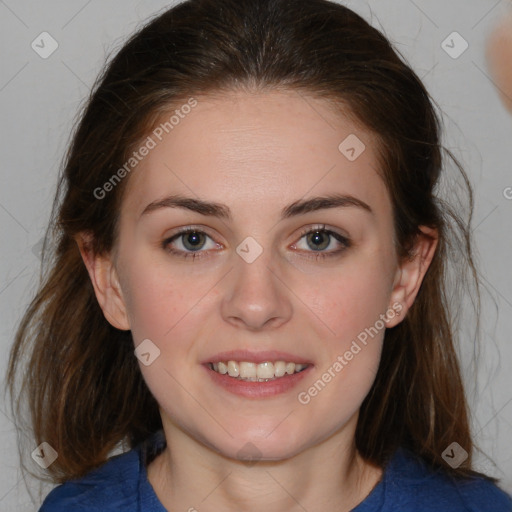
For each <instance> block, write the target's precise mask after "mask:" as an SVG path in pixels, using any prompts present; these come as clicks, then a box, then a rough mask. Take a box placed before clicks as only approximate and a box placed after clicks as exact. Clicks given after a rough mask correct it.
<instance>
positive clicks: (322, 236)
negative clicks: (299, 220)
mask: <svg viewBox="0 0 512 512" xmlns="http://www.w3.org/2000/svg"><path fill="white" fill-rule="evenodd" d="M302 239H304V242H305V243H303V244H300V241H301V240H302ZM301 245H302V246H301ZM350 245H351V243H350V240H349V239H348V238H347V237H345V236H343V235H341V234H340V233H337V232H336V231H333V230H330V229H326V227H325V225H319V226H314V227H313V228H308V229H306V230H304V231H303V232H302V233H301V238H300V240H299V243H296V244H294V245H293V246H292V247H293V248H294V249H297V248H298V249H300V250H305V251H306V252H313V253H316V254H311V255H308V256H307V257H310V258H316V259H318V258H327V257H332V256H338V255H339V254H341V253H342V252H343V251H345V250H346V249H347V248H348V247H350ZM340 246H341V247H340ZM329 247H330V248H331V249H332V250H330V251H325V249H328V248H329ZM336 247H338V248H337V249H336Z"/></svg>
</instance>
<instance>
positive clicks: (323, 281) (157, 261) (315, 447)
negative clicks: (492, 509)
mask: <svg viewBox="0 0 512 512" xmlns="http://www.w3.org/2000/svg"><path fill="white" fill-rule="evenodd" d="M197 100H198V105H197V106H196V107H195V108H194V109H193V111H192V112H191V113H189V114H188V115H187V116H186V117H185V118H184V119H183V120H181V122H180V124H179V125H178V126H176V127H175V129H174V130H173V131H172V132H171V133H170V134H169V135H168V136H166V137H165V138H164V140H163V141H162V142H160V143H159V144H158V145H157V146H156V147H155V148H154V149H152V150H151V152H150V154H149V155H148V156H146V157H145V159H144V160H143V161H142V162H141V163H140V166H139V167H138V168H137V170H136V171H134V172H133V174H132V175H131V176H130V179H129V182H128V186H127V189H126V191H125V196H124V199H123V203H122V207H121V216H120V224H119V228H120V229H119V238H118V240H117V243H116V246H115V250H114V251H113V252H112V254H111V255H105V256H97V255H94V254H91V253H90V252H89V251H87V249H86V246H85V244H84V240H85V237H81V238H79V239H78V243H79V246H80V249H81V252H82V256H83V258H84V262H85V263H86V266H87V268H88V271H89V274H90V276H91V280H92V282H93V285H94V288H95V291H96V296H97V298H98V301H99V303H100V305H101V307H102V309H103V311H104V314H105V317H106V318H107V320H108V321H109V322H110V323H111V324H112V325H114V326H116V327H117V328H119V329H130V330H131V332H132V335H133V339H134V342H135V345H136V346H137V345H138V344H140V343H141V342H142V340H144V339H150V340H151V341H152V342H153V343H154V344H155V345H156V346H157V347H158V348H159V350H160V356H159V357H158V358H156V359H155V360H154V362H153V363H152V364H150V365H149V366H145V365H143V364H140V368H141V372H142V374H143V376H144V379H145V381H146V383H147V385H148V387H149V389H150V390H151V392H152V394H153V395H154V396H155V398H156V400H157V401H158V403H159V406H160V413H161V416H162V422H163V426H164V433H165V436H166V440H167V448H166V449H165V450H164V452H163V453H162V454H161V455H160V456H158V457H157V458H156V459H155V460H154V461H153V462H152V463H151V464H149V467H148V478H149V481H150V483H151V484H152V486H153V488H154V489H155V492H156V494H157V495H158V497H159V499H160V501H161V502H162V504H163V505H164V506H165V507H166V508H167V510H169V511H178V510H189V509H191V508H192V507H194V508H195V509H197V510H201V511H207V512H210V511H211V512H213V511H219V510H222V511H226V512H228V511H240V510H243V511H256V510H265V511H266V512H278V511H279V512H283V511H299V510H302V511H303V510H307V511H308V512H317V511H320V510H322V511H323V510H340V511H349V510H351V509H352V508H353V507H355V506H356V505H357V504H358V503H360V502H361V501H362V500H363V499H364V498H365V497H366V496H367V495H368V494H369V493H370V492H371V490H372V489H373V487H374V486H375V485H376V484H377V483H378V481H379V479H380V478H381V476H382V468H378V467H374V466H373V465H371V464H368V463H367V462H365V461H364V460H363V459H362V457H361V456H360V455H359V453H358V452H357V450H356V448H355V443H354V437H355V429H356V424H357V418H358V412H359V408H360V405H361V403H362V401H363V400H364V398H365V396H366V395H367V393H368V392H369V390H370V388H371V385H372V383H373V381H374V378H375V373H376V371H377V368H378V364H379V360H380V353H381V348H382V340H383V336H384V331H385V329H380V330H379V332H378V334H377V335H375V336H374V337H373V338H372V339H370V341H369V342H368V344H367V345H365V346H364V347H363V348H362V350H361V351H360V352H359V353H357V355H356V356H354V358H353V359H352V360H351V361H349V362H348V364H347V365H346V366H344V368H343V370H342V371H340V372H339V373H337V374H336V376H335V377H334V378H332V380H331V381H330V382H329V383H328V384H327V385H326V386H325V388H324V389H323V390H322V391H321V392H319V393H318V394H317V395H316V396H315V397H314V398H312V399H311V400H310V401H309V403H307V404H303V403H300V402H299V401H298V399H297V396H298V394H299V392H303V391H305V390H306V391H307V390H308V389H309V388H310V387H311V386H312V385H313V384H314V383H315V382H316V381H317V380H318V379H320V378H321V376H322V374H323V373H324V372H325V371H326V370H327V369H328V368H329V367H332V366H333V363H334V362H335V361H336V360H337V357H338V356H339V355H343V354H344V353H345V352H346V351H347V350H349V348H350V346H351V343H352V341H353V340H354V339H356V337H357V335H358V334H359V333H361V332H362V331H364V329H365V328H369V327H371V326H374V325H376V321H377V320H379V318H382V316H380V315H382V314H384V313H386V311H388V310H390V308H392V307H393V305H395V307H396V304H399V305H400V307H401V308H402V309H401V312H400V314H399V315H394V316H393V318H389V315H388V316H386V324H385V327H393V326H394V325H396V324H398V323H399V322H400V321H401V320H402V319H403V318H404V316H405V315H406V313H407V310H408V309H409V308H410V306H411V305H412V303H413V301H414V299H415V297H416V294H417V292H418V289H419V286H420V284H421V281H422V279H423V276H424V274H425V272H426V270H427V268H428V265H429V264H430V261H431V259H432V256H433V254H434V251H435V247H436V237H435V232H433V231H432V230H429V229H427V228H423V231H424V233H425V235H424V236H422V237H419V238H418V243H417V246H416V252H415V256H414V257H413V258H411V259H410V260H408V261H407V262H403V263H401V262H399V261H398V260H397V256H396V252H395V247H394V245H393V223H392V209H391V201H390V198H389V194H388V193H387V190H386V187H385V185H384V183H383V181H382V179H381V178H380V177H379V175H378V174H377V172H376V171H375V169H377V168H378V163H377V156H376V149H375V142H374V140H373V139H372V137H371V136H370V135H369V133H367V132H365V131H364V130H362V129H361V128H360V127H358V126H356V125H355V124H354V123H353V122H352V121H350V120H349V119H348V118H346V117H345V116H342V115H340V114H339V113H337V114H335V113H334V112H333V111H332V110H331V109H330V108H329V106H328V105H327V104H326V103H325V102H324V100H321V99H315V98H313V97H307V100H306V97H305V96H304V95H303V94H301V95H299V94H298V93H297V92H294V91H287V92H283V91H281V92H278V91H272V92H265V93H263V92H259V93H248V92H236V93H235V92H233V93H230V94H229V95H224V96H222V95H220V96H215V97H213V96H209V97H198V98H197ZM166 117H167V118H168V116H166ZM350 134H356V135H357V136H358V137H359V139H360V140H362V141H364V143H365V145H366V149H365V151H363V152H362V154H361V155H360V156H359V157H358V158H357V159H355V160H354V161H349V160H348V159H347V158H346V157H345V156H344V155H343V154H342V153H341V152H340V150H339V149H338V146H339V144H340V143H341V142H342V141H343V140H344V139H346V137H347V136H348V135H350ZM334 193H337V194H343V195H349V196H352V197H354V198H357V199H358V200H360V201H362V202H364V203H366V204H367V205H368V206H369V207H370V208H371V210H372V211H371V212H370V211H368V210H367V209H365V208H363V207H361V206H356V205H348V206H343V207H336V208H323V209H319V210H316V211H309V212H305V213H304V212H303V213H301V214H300V215H294V216H291V217H288V218H281V210H282V209H283V208H284V207H286V206H288V205H290V204H291V203H293V202H296V201H298V200H304V199H310V198H312V197H317V196H326V195H332V194H334ZM171 194H181V195H184V196H187V197H192V198H195V199H201V200H205V201H211V202H216V203H222V204H224V205H226V207H229V209H230V211H231V218H230V219H227V218H224V219H221V218H218V217H214V216H211V215H203V214H200V213H197V212H193V211H190V210H186V209H184V208H176V207H160V208H154V209H151V211H149V212H146V213H142V212H143V211H144V210H145V208H146V207H147V205H148V204H150V203H154V202H156V201H160V200H162V199H163V198H165V197H167V196H169V195H171ZM319 224H320V225H325V226H326V229H327V230H331V231H333V232H335V233H339V234H340V235H342V236H344V237H346V238H348V239H349V240H350V241H351V243H350V245H349V246H347V247H345V246H344V245H343V244H342V243H341V242H338V241H337V240H336V238H334V237H333V236H330V237H328V236H327V235H325V234H324V235H323V237H324V238H321V239H320V240H316V242H315V240H311V238H312V237H309V236H306V235H302V232H303V231H306V230H308V231H309V230H312V231H315V229H313V228H315V227H316V228H317V229H318V225H319ZM186 226H194V227H195V228H197V230H198V231H203V232H204V233H206V235H207V236H205V238H204V244H203V246H202V249H201V251H200V252H202V254H201V255H200V256H197V257H196V258H195V260H193V259H192V258H191V257H190V258H187V259H185V258H182V257H180V256H178V255H175V254H172V253H170V252H169V248H173V249H175V250H177V251H181V253H185V252H188V253H189V254H191V253H192V252H193V251H192V250H191V242H190V237H189V238H188V242H189V243H188V244H187V245H184V244H186V243H187V235H184V236H182V237H178V238H176V239H174V241H172V242H169V243H168V245H167V250H166V249H165V248H163V247H162V242H163V241H164V240H168V239H169V238H172V237H173V236H174V235H175V234H176V230H177V228H180V227H186ZM249 236H250V237H252V238H254V239H255V240H256V241H257V242H258V244H259V245H260V246H261V247H262V249H263V252H262V253H261V255H260V256H259V257H258V258H257V259H256V260H255V261H253V262H252V263H248V262H247V261H246V260H244V259H243V258H242V257H240V256H239V255H238V254H237V252H236V248H237V246H238V245H239V244H240V243H241V242H242V241H243V240H244V239H245V238H246V237H249ZM308 241H309V244H308ZM327 242H328V243H327ZM315 243H316V244H317V245H320V246H321V247H322V248H321V251H318V250H315V249H316V248H317V245H315ZM344 247H345V248H344ZM343 248H344V249H343ZM341 249H343V250H341ZM337 250H340V252H339V253H338V254H336V255H333V256H331V257H326V258H325V259H316V258H315V255H317V254H318V252H324V253H331V254H333V253H334V252H335V251H337ZM235 349H247V350H249V351H251V352H258V351H262V350H281V351H285V352H289V353H291V354H294V355H297V356H300V357H302V358H304V359H306V360H308V361H310V362H311V367H310V368H309V373H308V374H305V377H304V378H303V380H302V381H301V382H300V383H299V384H298V385H297V386H296V387H294V388H292V389H291V390H289V391H287V392H284V393H281V394H277V395H275V396H269V397H265V398H247V397H241V396H238V395H236V394H232V393H231V392H229V391H227V390H226V389H225V388H223V387H221V386H219V385H217V384H216V383H215V382H214V381H213V380H212V379H211V378H210V375H209V373H208V372H209V371H210V370H208V371H205V368H204V367H203V366H202V364H201V362H203V361H205V360H208V359H209V358H211V357H213V356H214V355H215V354H217V353H219V352H223V351H228V350H235ZM247 443H251V445H249V446H251V447H255V450H257V459H258V460H257V461H256V462H255V463H254V464H248V463H247V462H246V461H244V460H241V456H240V453H239V452H240V450H243V449H244V447H247V446H248V445H247ZM252 449H253V450H254V448H252Z"/></svg>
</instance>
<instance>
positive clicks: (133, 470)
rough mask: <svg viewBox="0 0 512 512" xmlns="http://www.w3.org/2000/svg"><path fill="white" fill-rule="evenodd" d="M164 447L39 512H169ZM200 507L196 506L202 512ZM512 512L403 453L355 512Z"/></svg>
mask: <svg viewBox="0 0 512 512" xmlns="http://www.w3.org/2000/svg"><path fill="white" fill-rule="evenodd" d="M164 448H165V438H164V435H163V433H162V431H160V432H158V433H157V434H155V435H153V436H152V437H151V438H149V439H148V440H147V441H146V442H145V443H141V444H140V445H139V446H137V447H136V448H134V449H133V450H130V451H129V452H126V453H123V454H121V455H116V456H114V457H112V458H111V459H109V460H108V461H107V462H106V463H105V464H103V466H101V467H100V468H98V469H96V470H94V471H91V472H90V473H89V474H87V475H86V476H85V477H83V478H80V479H77V480H71V481H68V482H66V483H64V484H61V485H59V486H57V487H56V488H55V489H53V490H52V491H51V492H50V493H49V494H48V496H47V497H46V499H45V500H44V503H43V505H42V507H41V508H40V510H39V512H86V511H87V512H100V511H101V512H114V511H124V512H166V509H165V508H164V507H163V505H162V504H161V503H160V501H159V499H158V497H157V496H156V494H155V491H154V490H153V488H152V486H151V484H150V483H149V480H148V478H147V472H146V465H147V463H148V461H149V460H151V459H152V458H153V457H154V456H156V455H157V454H158V453H160V452H161V451H162V450H163V449H164ZM199 505H200V504H199V503H197V504H194V503H191V506H196V508H197V510H200V506H199ZM427 511H428V512H434V511H435V512H512V499H511V497H510V496H508V495H507V494H506V493H505V492H503V491H502V490H501V489H499V488H498V487H497V486H496V485H494V484H493V483H492V482H489V481H488V480H486V479H484V478H475V479H465V480H460V479H457V480H454V479H451V478H450V477H449V476H448V475H447V474H445V473H444V472H441V471H432V470H431V469H428V468H427V466H426V465H425V464H424V462H423V461H422V460H421V459H419V458H417V457H416V456H415V455H413V454H412V453H411V452H408V451H406V450H404V449H399V450H397V451H396V453H395V454H394V456H393V457H392V458H391V460H390V461H389V462H388V464H387V465H386V467H385V468H384V472H383V476H382V478H381V480H380V482H379V483H378V484H377V485H376V486H375V487H374V489H373V490H372V492H371V493H370V494H369V495H368V496H367V497H366V498H365V499H364V500H363V501H362V502H361V503H360V504H359V505H358V506H357V507H355V508H354V509H352V512H427Z"/></svg>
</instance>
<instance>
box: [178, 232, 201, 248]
mask: <svg viewBox="0 0 512 512" xmlns="http://www.w3.org/2000/svg"><path fill="white" fill-rule="evenodd" d="M203 238H204V235H203V233H199V232H197V231H191V232H190V233H187V234H186V235H185V236H184V237H183V245H184V246H185V247H186V248H187V249H189V250H194V249H197V248H198V247H199V246H202V245H203V244H204V240H203ZM187 244H189V245H190V246H191V247H187Z"/></svg>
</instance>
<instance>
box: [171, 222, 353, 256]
mask: <svg viewBox="0 0 512 512" xmlns="http://www.w3.org/2000/svg"><path fill="white" fill-rule="evenodd" d="M317 232H320V233H324V234H327V235H330V236H332V237H333V238H334V239H335V240H337V241H338V242H339V243H341V244H342V246H343V247H342V248H341V249H337V250H335V251H329V252H316V251H307V252H313V253H314V255H309V256H306V258H309V259H315V260H316V261H318V259H322V260H323V259H325V258H333V257H336V256H338V255H340V254H341V253H342V252H344V251H345V250H346V249H348V248H349V247H350V246H351V245H352V244H351V241H350V240H349V239H348V238H347V237H345V236H343V235H340V234H339V233H337V232H335V231H332V230H330V229H326V226H325V225H317V226H313V227H311V228H307V229H304V230H303V231H302V232H301V234H300V236H299V240H300V239H302V238H303V237H304V236H305V235H309V234H311V233H317ZM187 233H200V234H204V235H206V236H208V237H209V238H211V237H210V236H209V235H208V233H206V232H205V231H203V230H201V229H199V228H196V227H194V226H188V227H186V228H183V229H180V230H179V231H177V232H176V233H175V234H174V235H173V236H172V237H170V238H167V239H165V240H164V241H163V242H162V248H163V249H164V250H166V251H168V252H170V253H171V254H173V255H175V256H178V257H180V258H183V259H189V258H192V261H194V260H195V259H196V258H208V257H209V256H206V255H203V254H204V253H205V252H206V251H203V250H198V251H195V252H194V251H192V252H184V251H181V250H176V249H172V248H171V247H170V244H171V243H172V242H173V241H174V240H176V239H178V238H179V237H181V236H183V235H186V234H187Z"/></svg>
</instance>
